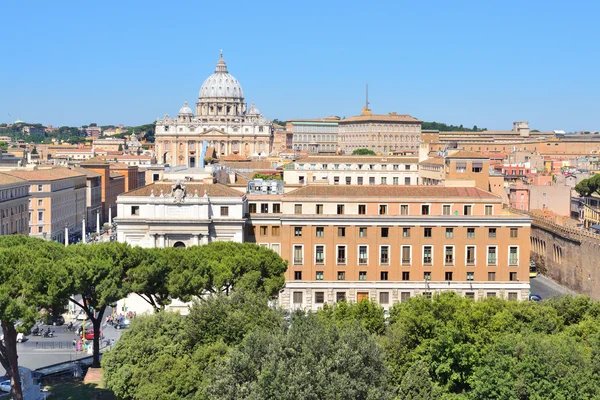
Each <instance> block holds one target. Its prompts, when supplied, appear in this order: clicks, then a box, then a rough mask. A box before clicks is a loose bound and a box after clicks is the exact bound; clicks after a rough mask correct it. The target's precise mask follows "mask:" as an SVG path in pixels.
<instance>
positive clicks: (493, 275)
mask: <svg viewBox="0 0 600 400" xmlns="http://www.w3.org/2000/svg"><path fill="white" fill-rule="evenodd" d="M495 280H496V273H495V272H488V281H490V282H493V281H495Z"/></svg>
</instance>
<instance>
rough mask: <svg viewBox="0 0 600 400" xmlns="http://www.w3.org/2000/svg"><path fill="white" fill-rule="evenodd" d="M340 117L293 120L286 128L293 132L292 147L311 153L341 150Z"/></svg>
mask: <svg viewBox="0 0 600 400" xmlns="http://www.w3.org/2000/svg"><path fill="white" fill-rule="evenodd" d="M339 121H340V117H327V118H317V119H305V120H291V121H288V122H287V126H286V129H287V130H288V131H289V132H292V148H293V149H294V150H296V151H307V152H308V153H309V154H335V153H336V152H337V151H338V150H339V144H338V122H339Z"/></svg>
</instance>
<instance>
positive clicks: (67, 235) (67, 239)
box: [65, 225, 69, 246]
mask: <svg viewBox="0 0 600 400" xmlns="http://www.w3.org/2000/svg"><path fill="white" fill-rule="evenodd" d="M68 245H69V227H68V226H67V225H65V246H68Z"/></svg>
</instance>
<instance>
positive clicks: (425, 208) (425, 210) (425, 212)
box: [421, 204, 429, 215]
mask: <svg viewBox="0 0 600 400" xmlns="http://www.w3.org/2000/svg"><path fill="white" fill-rule="evenodd" d="M421 215H429V205H428V204H423V205H422V206H421Z"/></svg>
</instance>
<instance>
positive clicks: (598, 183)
mask: <svg viewBox="0 0 600 400" xmlns="http://www.w3.org/2000/svg"><path fill="white" fill-rule="evenodd" d="M575 191H576V192H577V193H579V195H580V196H583V197H589V196H591V195H592V194H593V193H597V194H600V175H594V176H592V177H590V178H587V179H583V180H582V181H580V182H579V183H578V184H577V185H575Z"/></svg>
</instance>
